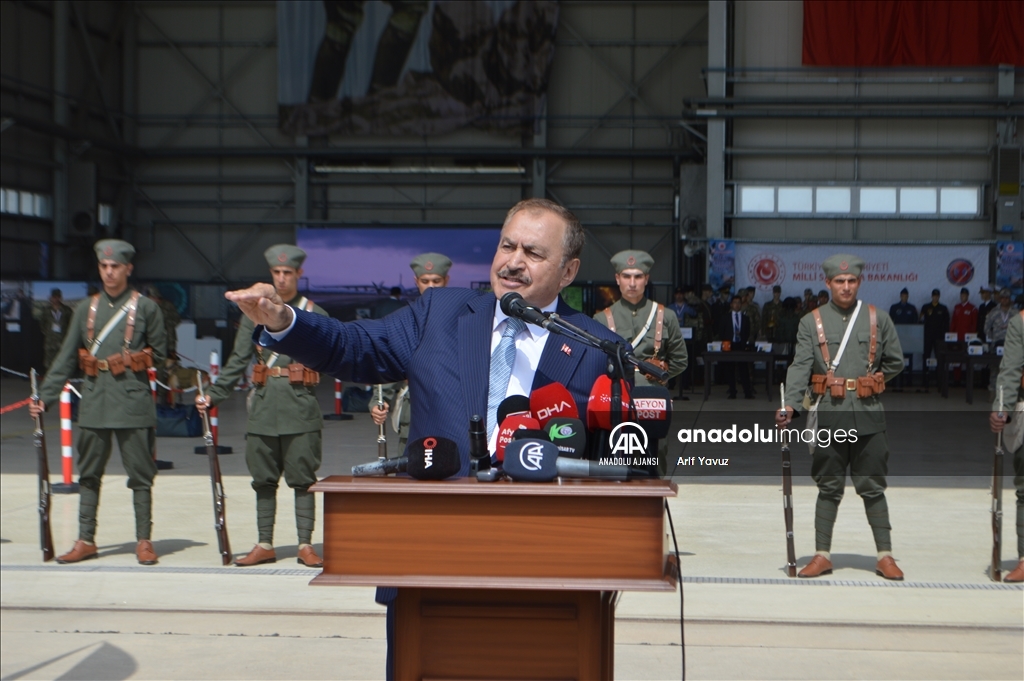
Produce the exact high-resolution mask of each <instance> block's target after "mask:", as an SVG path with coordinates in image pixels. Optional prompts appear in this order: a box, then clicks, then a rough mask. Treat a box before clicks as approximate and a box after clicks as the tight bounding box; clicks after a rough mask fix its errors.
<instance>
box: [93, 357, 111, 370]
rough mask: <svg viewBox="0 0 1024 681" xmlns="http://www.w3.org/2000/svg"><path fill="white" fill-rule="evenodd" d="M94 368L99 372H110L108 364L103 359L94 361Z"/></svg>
mask: <svg viewBox="0 0 1024 681" xmlns="http://www.w3.org/2000/svg"><path fill="white" fill-rule="evenodd" d="M96 368H97V369H99V370H100V371H110V362H108V361H107V360H105V359H98V360H96Z"/></svg>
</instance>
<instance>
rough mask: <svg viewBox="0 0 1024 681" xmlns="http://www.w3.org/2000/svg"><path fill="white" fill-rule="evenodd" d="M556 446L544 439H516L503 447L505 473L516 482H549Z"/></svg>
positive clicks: (554, 473)
mask: <svg viewBox="0 0 1024 681" xmlns="http://www.w3.org/2000/svg"><path fill="white" fill-rule="evenodd" d="M556 459H558V448H557V447H555V445H553V444H551V443H550V442H548V441H546V440H516V441H515V442H513V443H511V444H510V445H509V446H508V447H506V448H505V465H504V469H503V470H504V471H505V475H507V476H509V477H510V478H512V479H513V480H515V481H518V482H551V481H552V480H554V479H555V478H556V477H557V476H558V469H557V464H556Z"/></svg>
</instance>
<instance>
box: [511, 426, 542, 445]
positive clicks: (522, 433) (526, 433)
mask: <svg viewBox="0 0 1024 681" xmlns="http://www.w3.org/2000/svg"><path fill="white" fill-rule="evenodd" d="M516 440H550V438H549V437H548V434H547V432H546V431H545V430H544V429H543V428H520V429H519V430H517V431H516V432H514V433H512V442H515V441H516Z"/></svg>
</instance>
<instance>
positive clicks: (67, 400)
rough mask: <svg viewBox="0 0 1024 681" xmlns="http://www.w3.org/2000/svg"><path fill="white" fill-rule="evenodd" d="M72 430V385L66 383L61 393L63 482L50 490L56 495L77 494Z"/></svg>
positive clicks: (61, 462) (61, 461)
mask: <svg viewBox="0 0 1024 681" xmlns="http://www.w3.org/2000/svg"><path fill="white" fill-rule="evenodd" d="M72 434H73V433H72V430H71V384H70V383H65V384H64V389H63V390H61V391H60V464H61V466H60V467H61V472H62V474H63V481H62V482H61V483H60V484H57V485H53V486H52V487H51V488H50V489H51V490H53V492H54V493H55V494H75V493H76V492H78V485H77V484H75V483H74V482H73V481H72V479H71V478H72V477H73V476H74V473H75V460H74V447H73V445H72V443H71V440H72Z"/></svg>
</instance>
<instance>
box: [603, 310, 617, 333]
mask: <svg viewBox="0 0 1024 681" xmlns="http://www.w3.org/2000/svg"><path fill="white" fill-rule="evenodd" d="M604 317H605V319H607V320H608V330H609V331H611V332H612V333H616V331H615V318H614V317H612V309H611V308H610V307H606V308H605V309H604Z"/></svg>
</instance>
